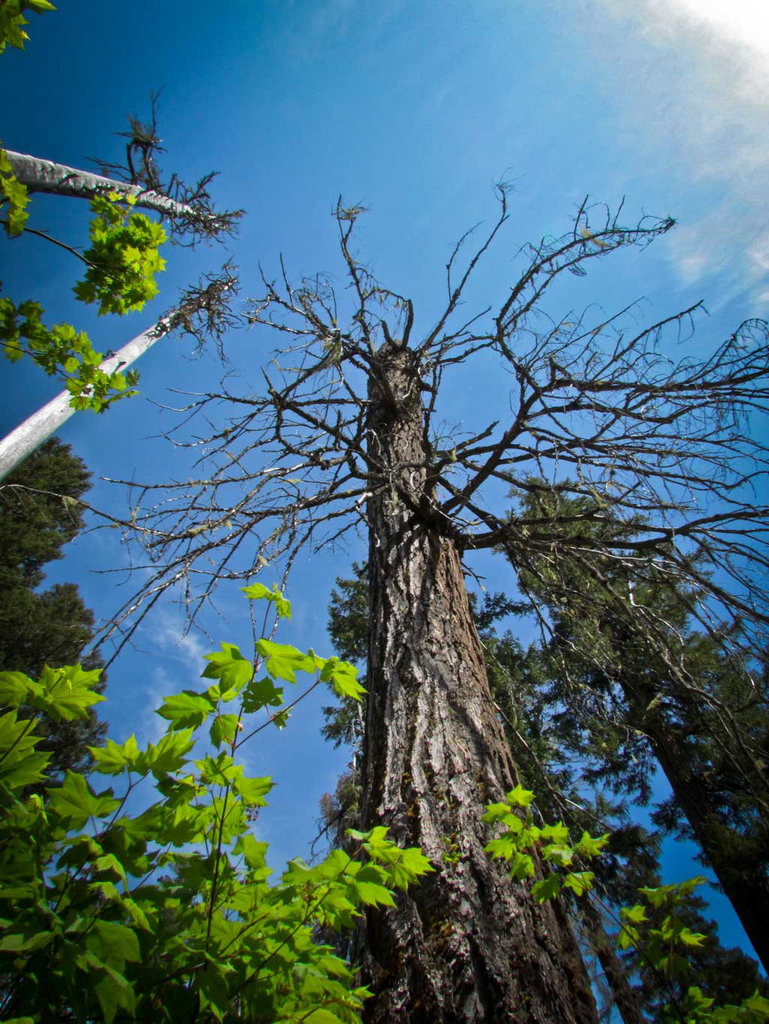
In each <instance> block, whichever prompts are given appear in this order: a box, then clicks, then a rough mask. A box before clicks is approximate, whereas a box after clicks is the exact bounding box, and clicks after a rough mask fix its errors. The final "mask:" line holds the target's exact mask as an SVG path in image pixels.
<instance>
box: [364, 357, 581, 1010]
mask: <svg viewBox="0 0 769 1024" xmlns="http://www.w3.org/2000/svg"><path fill="white" fill-rule="evenodd" d="M370 380H371V383H370V386H369V399H370V406H369V420H368V427H369V435H368V437H369V443H368V454H369V458H370V460H371V485H372V492H373V493H372V497H371V498H370V499H369V505H368V516H369V530H370V547H369V585H370V594H371V597H370V600H371V623H370V642H369V658H368V676H367V681H368V688H369V695H368V707H367V722H366V735H365V739H364V760H363V809H362V816H363V827H364V828H370V827H373V826H374V825H376V824H382V825H386V826H387V827H389V829H390V830H391V835H392V836H393V837H394V838H395V839H397V840H398V842H399V843H402V844H410V845H418V846H420V847H421V848H422V850H423V852H424V853H425V855H426V856H428V857H429V858H430V860H431V862H432V864H433V867H434V868H435V873H434V874H431V875H428V876H426V877H425V878H424V879H423V880H422V882H421V884H420V885H419V886H417V887H415V888H414V889H413V890H411V891H410V892H409V894H408V896H407V897H403V898H401V899H399V901H398V906H397V908H394V909H392V910H388V911H385V912H381V911H378V912H377V913H376V914H370V915H368V917H367V920H366V922H365V926H364V929H363V932H362V935H361V937H360V938H359V948H358V950H357V956H358V958H359V959H360V960H361V961H362V963H363V972H364V975H365V981H366V984H368V985H369V986H370V988H371V989H372V991H373V992H374V993H375V998H374V999H372V1000H371V1002H370V1003H369V1004H368V1008H367V1012H368V1015H369V1019H370V1020H371V1021H372V1022H388V1024H389V1022H393V1021H398V1022H424V1024H428V1022H429V1024H449V1022H471V1021H485V1022H492V1021H493V1022H497V1021H499V1022H501V1021H506V1022H507V1021H512V1022H520V1024H523V1022H527V1024H528V1022H531V1024H534V1022H539V1024H545V1022H547V1024H588V1022H589V1024H595V1022H596V1019H597V1018H596V1011H595V1003H594V1000H593V997H592V993H591V991H590V985H589V981H588V978H587V972H586V971H585V968H584V964H583V963H582V958H581V955H580V952H579V949H578V946H577V944H576V941H575V939H574V937H573V935H572V933H571V931H570V929H569V928H568V927H567V926H565V925H564V924H563V923H562V922H561V921H559V918H558V916H557V915H556V914H555V913H554V911H553V908H552V907H551V906H549V905H547V904H545V905H544V906H539V905H537V904H536V903H535V901H534V900H533V898H532V897H531V894H530V886H529V885H528V884H514V883H512V882H511V881H510V878H509V875H508V873H507V871H506V870H505V866H504V864H501V863H499V862H492V860H491V859H490V858H489V857H488V855H487V854H486V853H484V849H483V848H484V845H485V843H486V842H487V840H488V839H489V838H490V835H488V834H487V833H488V827H487V826H485V825H484V824H483V823H482V822H481V815H482V814H483V811H484V805H485V804H487V803H490V802H492V801H496V800H500V799H501V798H502V797H503V794H504V793H505V792H506V791H507V790H508V789H510V788H511V786H512V785H514V783H515V781H516V780H515V769H514V766H513V763H512V760H511V757H510V753H509V749H508V746H507V743H506V742H505V738H504V734H503V732H502V729H501V726H500V724H499V722H498V719H497V716H496V714H495V710H494V703H493V700H492V697H491V693H490V690H489V685H488V681H487V678H486V671H485V668H484V663H483V657H482V651H481V647H480V643H479V640H478V635H477V633H476V630H475V626H474V623H473V619H472V615H471V612H470V607H469V602H468V598H467V592H466V589H465V584H464V577H463V572H462V566H461V561H460V553H459V551H458V550H457V547H456V544H455V543H454V541H453V539H452V537H451V536H450V534H449V533H448V532H447V531H442V530H441V524H440V523H439V522H436V521H435V517H434V516H433V514H432V503H431V500H430V499H431V491H430V484H429V481H428V479H427V473H426V470H425V464H426V462H427V459H428V444H427V439H426V438H425V428H424V412H423V408H422V401H421V391H420V388H419V383H420V382H419V376H418V371H417V368H416V366H415V365H414V356H413V353H412V352H411V351H410V350H408V349H405V348H399V347H397V346H395V345H392V344H388V345H385V346H383V347H382V349H381V350H380V352H379V354H378V356H377V359H376V363H375V366H374V368H373V370H372V372H371V378H370ZM383 482H384V483H385V487H384V489H381V485H382V483H383ZM377 487H378V488H380V489H379V490H378V491H376V490H375V488H377Z"/></svg>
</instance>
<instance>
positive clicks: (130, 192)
mask: <svg viewBox="0 0 769 1024" xmlns="http://www.w3.org/2000/svg"><path fill="white" fill-rule="evenodd" d="M6 155H7V157H8V159H9V160H10V161H11V168H12V170H13V173H14V174H15V175H16V177H17V178H18V180H19V181H20V182H21V183H22V185H26V187H27V188H28V189H29V191H30V192H50V193H52V194H53V195H57V196H74V197H75V198H76V199H93V198H94V196H101V195H106V194H107V192H117V193H119V195H121V196H134V197H135V199H136V205H137V206H142V207H144V208H145V209H147V210H154V211H155V212H156V213H162V214H164V215H165V216H167V217H171V218H174V219H177V220H181V221H184V220H188V221H190V222H192V223H195V222H200V223H207V224H208V225H209V227H210V229H211V230H216V229H217V227H218V226H220V225H219V218H218V217H217V215H216V214H204V213H201V211H200V210H196V209H195V208H194V207H192V206H188V205H186V204H185V203H179V202H177V201H176V200H175V199H171V198H170V196H164V195H161V194H160V193H159V192H151V191H149V190H148V189H144V188H142V187H141V186H140V185H131V184H130V183H129V182H125V181H116V180H115V179H113V178H105V177H103V175H101V174H93V173H92V172H91V171H81V170H78V169H77V168H75V167H67V166H66V164H57V163H54V162H53V161H52V160H44V159H42V158H41V157H38V156H30V155H29V154H28V153H14V152H13V151H12V150H10V149H9V150H6Z"/></svg>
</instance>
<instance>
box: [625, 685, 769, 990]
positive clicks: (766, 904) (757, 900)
mask: <svg viewBox="0 0 769 1024" xmlns="http://www.w3.org/2000/svg"><path fill="white" fill-rule="evenodd" d="M624 689H625V696H626V697H627V699H628V702H629V703H630V705H631V707H632V708H633V710H634V712H635V714H636V715H637V716H638V725H639V728H641V729H643V730H644V732H645V733H646V735H647V736H648V737H649V742H650V743H651V747H652V750H653V751H654V756H655V757H656V758H657V760H658V761H659V764H660V767H661V768H662V770H663V772H664V773H665V777H666V778H667V780H668V782H669V783H670V788H671V789H672V790H673V795H674V796H675V798H676V801H677V803H678V804H679V806H680V807H681V810H682V811H683V812H684V815H685V816H686V819H687V821H688V822H689V825H690V826H691V829H692V831H693V832H694V836H695V839H696V840H697V842H698V844H699V846H700V848H701V849H702V853H703V855H704V857H705V859H706V860H707V862H708V864H709V865H710V867H711V868H712V869H713V871H714V873H715V875H716V878H717V879H718V881H719V884H720V885H721V887H722V889H723V890H724V894H725V895H726V897H727V899H728V900H729V902H730V903H731V904H732V906H733V907H734V910H735V913H736V914H737V916H738V917H739V919H740V923H741V924H742V927H743V928H744V929H745V932H746V934H747V936H748V938H749V939H750V941H751V943H752V945H753V949H754V950H755V952H756V956H757V957H758V958H759V960H760V961H761V963H762V964H763V967H764V970H765V971H767V972H769V926H768V925H767V922H769V878H767V875H766V870H765V868H764V867H763V865H764V864H765V863H766V859H767V852H766V851H762V852H763V856H762V857H761V863H757V857H756V850H755V848H754V844H753V843H752V842H750V841H749V840H744V839H743V838H742V837H741V836H740V835H739V834H736V833H734V832H732V831H731V830H730V829H729V827H728V825H727V824H726V823H725V822H724V821H723V820H722V818H721V816H720V815H718V814H715V813H714V812H713V811H712V810H711V809H710V805H709V802H708V799H707V790H708V786H707V784H706V782H704V781H703V780H701V779H699V778H698V777H697V774H696V773H695V772H693V771H691V769H690V767H689V764H688V759H687V757H686V754H685V752H684V750H683V748H682V743H681V741H680V739H679V736H678V731H677V730H676V728H675V727H674V726H671V725H670V724H669V723H668V722H667V721H666V719H665V716H664V712H663V711H662V709H660V708H654V709H653V710H652V711H651V712H647V708H648V706H649V704H650V703H651V702H652V698H653V696H654V690H653V689H649V690H648V691H644V692H643V693H639V692H638V691H637V690H636V688H635V687H632V686H628V685H625V686H624Z"/></svg>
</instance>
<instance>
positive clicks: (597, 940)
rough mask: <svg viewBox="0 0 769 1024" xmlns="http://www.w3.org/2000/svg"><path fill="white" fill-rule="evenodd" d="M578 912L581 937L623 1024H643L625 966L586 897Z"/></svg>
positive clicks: (636, 997) (637, 1001)
mask: <svg viewBox="0 0 769 1024" xmlns="http://www.w3.org/2000/svg"><path fill="white" fill-rule="evenodd" d="M579 910H580V918H581V920H582V925H583V928H584V933H585V937H586V938H587V941H588V943H589V944H590V948H591V949H592V951H593V952H594V953H595V955H596V957H597V959H598V962H599V964H600V965H601V968H602V970H603V973H604V977H605V978H606V981H607V982H608V985H609V988H610V989H611V994H612V996H613V997H614V1002H615V1003H616V1005H617V1009H618V1010H619V1012H620V1016H621V1017H622V1020H623V1024H647V1022H646V1018H645V1017H644V1015H643V1013H642V1012H641V1005H640V1002H639V999H638V995H637V993H636V992H635V991H634V990H633V987H632V985H631V984H630V981H629V980H628V976H627V970H626V969H625V965H624V964H623V963H622V961H621V960H620V958H619V957H618V956H617V952H616V949H615V947H614V941H613V940H612V938H611V937H610V936H609V935H607V933H606V929H605V927H604V923H603V920H602V918H601V913H600V911H599V910H598V909H597V907H596V906H595V905H594V903H593V902H592V900H591V899H590V897H589V896H585V898H584V900H583V901H582V902H580V907H579Z"/></svg>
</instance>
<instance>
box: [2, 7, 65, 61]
mask: <svg viewBox="0 0 769 1024" xmlns="http://www.w3.org/2000/svg"><path fill="white" fill-rule="evenodd" d="M55 10H56V8H55V7H54V6H53V4H51V3H49V2H48V0H3V2H2V4H0V53H2V52H3V50H4V49H5V48H6V46H15V47H16V49H17V50H23V49H24V44H25V43H26V41H27V40H28V39H29V36H28V35H27V33H26V32H25V31H24V26H25V25H28V24H29V22H28V21H27V19H26V18H25V17H24V11H34V12H35V13H36V14H42V13H43V11H55Z"/></svg>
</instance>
